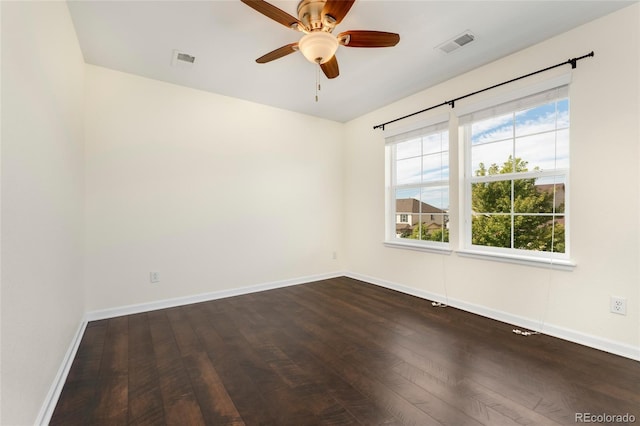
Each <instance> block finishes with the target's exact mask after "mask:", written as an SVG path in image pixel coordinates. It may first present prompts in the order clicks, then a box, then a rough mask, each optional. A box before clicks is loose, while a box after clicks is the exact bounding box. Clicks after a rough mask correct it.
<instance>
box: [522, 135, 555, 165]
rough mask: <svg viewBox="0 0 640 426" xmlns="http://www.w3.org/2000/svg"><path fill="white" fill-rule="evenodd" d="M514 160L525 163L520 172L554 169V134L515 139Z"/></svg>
mask: <svg viewBox="0 0 640 426" xmlns="http://www.w3.org/2000/svg"><path fill="white" fill-rule="evenodd" d="M515 153H516V158H520V159H522V160H523V161H525V162H526V167H524V168H522V169H521V170H516V171H520V172H525V171H534V170H553V169H555V168H556V134H555V132H552V133H541V134H537V135H532V136H525V137H522V138H517V139H516V150H515Z"/></svg>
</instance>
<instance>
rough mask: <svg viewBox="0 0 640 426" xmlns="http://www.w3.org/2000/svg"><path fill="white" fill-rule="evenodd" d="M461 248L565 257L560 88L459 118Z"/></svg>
mask: <svg viewBox="0 0 640 426" xmlns="http://www.w3.org/2000/svg"><path fill="white" fill-rule="evenodd" d="M460 124H461V126H462V127H461V129H462V134H463V138H464V146H465V149H464V155H465V161H464V163H465V177H464V188H465V190H464V196H465V203H464V205H465V209H464V216H465V217H464V234H463V240H464V242H463V245H464V248H466V249H471V250H480V251H483V252H488V253H495V254H507V255H524V256H528V257H530V256H533V257H545V258H547V257H555V258H559V259H566V258H568V253H569V247H568V238H567V233H568V218H567V200H568V199H569V197H568V191H569V188H568V183H569V182H568V176H569V99H568V90H567V86H563V87H560V88H555V89H552V90H547V91H544V92H542V93H538V94H535V95H532V96H527V97H525V98H521V99H517V100H515V101H511V102H508V103H503V104H501V105H496V106H492V107H490V108H484V109H481V110H479V111H474V112H473V113H470V114H467V115H463V116H461V117H460Z"/></svg>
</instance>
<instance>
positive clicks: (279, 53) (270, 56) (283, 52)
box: [256, 43, 298, 64]
mask: <svg viewBox="0 0 640 426" xmlns="http://www.w3.org/2000/svg"><path fill="white" fill-rule="evenodd" d="M296 50H298V43H291V44H287V45H285V46H282V47H279V48H277V49H276V50H273V51H271V52H269V53H267V54H266V55H262V56H260V57H259V58H258V59H256V62H257V63H259V64H266V63H267V62H271V61H274V60H276V59H280V58H282V57H283V56H287V55H288V54H290V53H293V52H295V51H296Z"/></svg>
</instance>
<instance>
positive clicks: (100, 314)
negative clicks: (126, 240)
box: [85, 272, 345, 321]
mask: <svg viewBox="0 0 640 426" xmlns="http://www.w3.org/2000/svg"><path fill="white" fill-rule="evenodd" d="M342 276H345V273H344V272H333V273H328V274H320V275H311V276H307V277H300V278H293V279H288V280H281V281H272V282H267V283H261V284H256V285H252V286H248V287H240V288H233V289H228V290H220V291H213V292H209V293H201V294H196V295H193V296H183V297H176V298H172V299H165V300H157V301H154V302H146V303H140V304H136V305H127V306H121V307H117V308H109V309H102V310H99V311H92V312H87V313H86V314H85V320H86V321H95V320H101V319H107V318H115V317H119V316H123V315H131V314H138V313H141V312H150V311H156V310H158V309H165V308H173V307H176V306H183V305H190V304H192V303H200V302H208V301H210V300H217V299H224V298H227V297H233V296H240V295H243V294H249V293H257V292H259V291H265V290H273V289H276V288H282V287H289V286H292V285H299V284H304V283H310V282H313V281H321V280H326V279H330V278H336V277H342Z"/></svg>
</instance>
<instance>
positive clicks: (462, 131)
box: [457, 75, 575, 269]
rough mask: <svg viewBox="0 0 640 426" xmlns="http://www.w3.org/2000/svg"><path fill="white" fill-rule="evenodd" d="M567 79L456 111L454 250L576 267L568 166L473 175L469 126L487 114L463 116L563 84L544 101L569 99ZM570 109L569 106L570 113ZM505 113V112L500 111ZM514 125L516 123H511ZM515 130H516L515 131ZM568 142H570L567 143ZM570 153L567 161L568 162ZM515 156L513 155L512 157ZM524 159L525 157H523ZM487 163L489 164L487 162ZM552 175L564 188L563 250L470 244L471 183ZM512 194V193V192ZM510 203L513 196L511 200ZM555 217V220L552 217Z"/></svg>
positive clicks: (487, 256)
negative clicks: (456, 236) (457, 169)
mask: <svg viewBox="0 0 640 426" xmlns="http://www.w3.org/2000/svg"><path fill="white" fill-rule="evenodd" d="M569 82H570V75H567V76H560V77H558V78H555V79H552V80H549V81H546V82H542V83H540V84H537V85H532V86H530V87H527V88H523V89H521V90H519V91H512V92H510V93H508V94H506V95H503V96H501V97H496V98H492V99H488V100H485V101H484V102H482V103H477V104H474V105H471V106H468V107H463V108H462V109H461V110H459V111H457V115H458V117H461V118H462V119H461V121H462V122H461V123H460V124H459V131H458V138H459V139H458V141H459V146H460V152H461V153H462V155H463V161H462V163H463V166H462V167H463V170H462V172H461V173H459V176H458V178H459V179H460V181H461V201H462V206H461V207H462V208H461V209H459V210H458V214H459V215H461V217H460V218H461V220H460V228H461V229H460V241H459V245H460V248H459V250H457V252H458V253H460V254H461V255H463V256H469V257H475V258H483V259H489V260H498V261H506V262H515V263H524V264H532V265H539V264H545V265H549V266H551V267H555V268H558V269H572V268H573V267H575V263H573V261H572V260H571V257H570V256H571V249H570V241H571V238H570V219H569V218H570V197H569V193H570V188H569V183H570V165H569V166H567V167H566V168H555V169H552V170H541V171H528V172H512V173H508V174H501V175H499V176H496V175H493V176H483V177H476V176H474V170H473V165H472V163H471V160H472V153H471V150H472V143H471V135H470V134H469V128H470V127H471V125H472V124H473V123H474V122H478V121H482V120H483V119H488V118H489V116H487V117H486V118H483V119H479V120H473V119H471V120H468V119H467V120H465V119H464V117H465V116H467V115H468V114H470V113H473V112H475V111H482V110H487V109H490V108H493V107H498V106H500V105H501V104H507V103H511V102H515V103H517V102H518V101H520V100H524V99H526V98H528V97H531V96H536V95H540V94H542V93H544V92H548V91H550V90H554V89H559V88H560V89H561V90H563V89H562V88H563V86H567V87H566V89H564V90H566V93H565V94H563V96H561V97H554V100H553V101H551V100H549V101H547V102H546V103H549V102H557V101H558V100H560V99H565V98H566V99H567V100H568V101H569V102H570V93H569V90H568V85H569ZM544 104H545V103H544V102H543V103H537V104H536V103H533V104H530V105H528V106H527V108H533V107H535V106H536V105H544ZM517 111H519V108H517V107H515V106H514V107H513V108H512V109H511V110H510V111H507V112H506V113H509V112H512V113H515V112H517ZM570 111H571V108H569V112H570ZM503 113H505V112H504V111H503V112H502V113H501V114H503ZM498 115H500V114H497V113H496V114H494V115H492V116H498ZM490 116H491V115H490ZM514 124H515V122H514ZM568 128H569V132H570V129H571V124H570V122H569V127H568ZM558 131H559V129H558V128H557V127H556V128H554V130H553V132H554V133H555V132H558ZM514 133H515V131H514ZM515 140H516V139H515V134H514V135H513V143H514V144H515ZM569 145H571V143H570V142H569ZM570 158H571V157H570V156H569V163H570ZM514 159H515V157H514ZM525 160H526V159H525ZM487 166H488V165H487ZM541 177H547V178H551V177H553V178H555V177H562V178H563V179H561V181H560V182H557V181H555V180H554V182H553V183H554V184H561V183H564V185H565V187H564V191H565V200H564V201H565V205H564V212H563V214H562V216H563V217H564V219H565V220H564V223H565V235H564V239H565V251H564V253H558V252H553V251H534V250H526V249H517V248H504V247H493V246H483V245H476V244H473V240H472V218H473V211H472V198H471V197H472V185H473V184H474V183H481V182H488V181H513V180H515V179H531V178H541ZM512 197H513V194H512ZM511 202H512V203H513V198H512V200H511ZM504 215H505V216H508V217H510V218H513V217H514V216H518V213H516V212H513V210H511V211H510V212H508V213H505V214H504ZM543 215H544V214H539V216H543ZM550 216H551V217H552V218H555V206H554V211H553V212H552V213H551V215H550ZM554 220H555V219H554ZM513 232H514V231H513V229H512V237H513ZM512 244H513V243H512Z"/></svg>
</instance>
